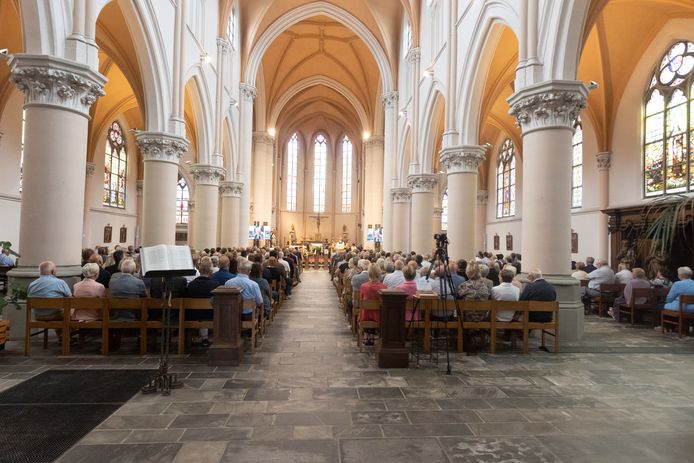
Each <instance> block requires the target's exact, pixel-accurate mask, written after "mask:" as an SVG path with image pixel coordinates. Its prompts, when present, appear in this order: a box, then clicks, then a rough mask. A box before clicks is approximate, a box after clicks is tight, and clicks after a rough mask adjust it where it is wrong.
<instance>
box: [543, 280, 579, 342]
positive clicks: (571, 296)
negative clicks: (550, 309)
mask: <svg viewBox="0 0 694 463" xmlns="http://www.w3.org/2000/svg"><path fill="white" fill-rule="evenodd" d="M545 279H546V280H547V282H549V283H551V284H552V285H553V286H554V288H555V289H556V291H557V300H558V301H559V341H560V342H561V341H578V340H579V339H581V338H582V337H583V325H584V321H585V320H584V312H583V310H584V309H583V303H582V302H581V293H580V289H581V287H580V283H579V281H578V280H576V279H575V278H571V277H570V276H566V275H545Z"/></svg>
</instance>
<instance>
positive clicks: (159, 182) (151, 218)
mask: <svg viewBox="0 0 694 463" xmlns="http://www.w3.org/2000/svg"><path fill="white" fill-rule="evenodd" d="M135 139H136V140H137V144H138V146H139V147H140V151H141V152H142V157H143V158H144V174H143V185H144V189H143V192H142V197H143V199H142V245H143V246H155V245H158V244H174V243H175V242H176V184H177V182H178V161H179V159H180V158H181V156H183V153H185V152H186V151H188V148H189V147H190V144H189V143H188V140H186V139H185V138H182V137H179V136H176V135H172V134H170V133H165V132H137V133H136V134H135Z"/></svg>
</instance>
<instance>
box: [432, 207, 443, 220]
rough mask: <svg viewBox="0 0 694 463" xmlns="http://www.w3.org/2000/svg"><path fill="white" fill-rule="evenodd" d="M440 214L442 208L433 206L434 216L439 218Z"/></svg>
mask: <svg viewBox="0 0 694 463" xmlns="http://www.w3.org/2000/svg"><path fill="white" fill-rule="evenodd" d="M442 214H443V208H442V207H435V208H434V217H436V218H439V219H440V218H441V215H442Z"/></svg>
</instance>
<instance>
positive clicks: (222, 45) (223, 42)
mask: <svg viewBox="0 0 694 463" xmlns="http://www.w3.org/2000/svg"><path fill="white" fill-rule="evenodd" d="M229 49H231V44H230V43H229V40H227V38H226V37H217V50H218V51H219V52H221V53H222V55H226V54H227V53H229Z"/></svg>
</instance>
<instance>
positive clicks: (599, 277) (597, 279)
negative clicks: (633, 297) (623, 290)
mask: <svg viewBox="0 0 694 463" xmlns="http://www.w3.org/2000/svg"><path fill="white" fill-rule="evenodd" d="M596 264H597V265H598V268H597V269H595V270H593V271H592V272H590V273H589V274H588V280H589V281H588V288H587V289H586V295H587V296H588V297H593V296H597V295H598V294H600V285H603V284H608V285H611V284H614V270H612V269H611V268H610V266H609V265H607V260H606V259H598V261H597V262H596Z"/></svg>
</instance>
